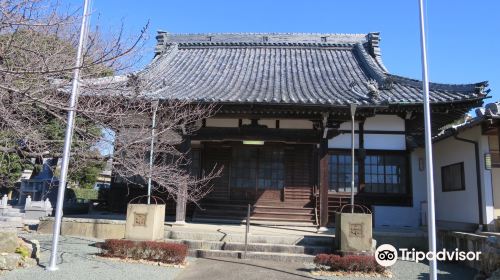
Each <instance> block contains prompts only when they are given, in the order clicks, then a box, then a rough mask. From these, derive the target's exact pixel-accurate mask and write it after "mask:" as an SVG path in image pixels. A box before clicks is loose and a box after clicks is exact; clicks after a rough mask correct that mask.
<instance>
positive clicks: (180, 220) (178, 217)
mask: <svg viewBox="0 0 500 280" xmlns="http://www.w3.org/2000/svg"><path fill="white" fill-rule="evenodd" d="M179 150H180V152H181V153H182V154H184V155H185V156H186V157H190V156H191V138H190V137H189V136H183V137H182V143H181V145H180V148H179ZM188 162H190V160H189V159H188ZM183 164H185V168H186V169H187V170H189V166H188V165H187V163H186V162H184V163H183ZM177 183H178V184H179V189H178V192H177V195H176V198H177V200H176V205H175V223H176V224H184V223H186V206H187V182H177Z"/></svg>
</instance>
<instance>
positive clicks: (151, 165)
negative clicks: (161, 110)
mask: <svg viewBox="0 0 500 280" xmlns="http://www.w3.org/2000/svg"><path fill="white" fill-rule="evenodd" d="M158 103H159V101H158V100H156V101H153V104H152V105H153V106H154V108H153V120H152V122H151V144H150V147H149V177H148V204H151V183H152V182H151V180H152V179H151V177H153V152H154V148H155V129H156V111H158Z"/></svg>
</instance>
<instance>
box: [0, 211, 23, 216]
mask: <svg viewBox="0 0 500 280" xmlns="http://www.w3.org/2000/svg"><path fill="white" fill-rule="evenodd" d="M25 215H26V214H25V213H20V212H10V211H9V212H6V213H3V214H2V215H1V216H0V217H24V216H25Z"/></svg>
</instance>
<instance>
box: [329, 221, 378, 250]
mask: <svg viewBox="0 0 500 280" xmlns="http://www.w3.org/2000/svg"><path fill="white" fill-rule="evenodd" d="M335 245H336V248H335V249H336V250H337V251H339V252H340V253H345V254H358V253H371V252H372V215H371V214H363V213H337V214H336V215H335Z"/></svg>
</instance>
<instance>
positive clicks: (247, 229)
mask: <svg viewBox="0 0 500 280" xmlns="http://www.w3.org/2000/svg"><path fill="white" fill-rule="evenodd" d="M250 208H251V206H250V204H248V209H247V225H246V228H245V252H244V253H243V258H244V259H245V258H246V257H247V249H248V232H249V231H250Z"/></svg>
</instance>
